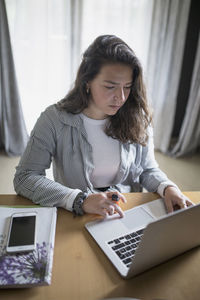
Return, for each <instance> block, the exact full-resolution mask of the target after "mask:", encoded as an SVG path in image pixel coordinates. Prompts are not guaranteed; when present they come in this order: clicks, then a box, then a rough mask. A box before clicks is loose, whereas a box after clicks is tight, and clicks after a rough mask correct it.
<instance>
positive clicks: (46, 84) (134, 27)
mask: <svg viewBox="0 0 200 300" xmlns="http://www.w3.org/2000/svg"><path fill="white" fill-rule="evenodd" d="M153 2H154V1H153V0H125V1H124V0H58V1H55V0H6V5H7V11H8V17H9V25H10V31H11V38H12V44H13V50H14V57H15V62H16V71H17V77H18V82H19V90H20V94H21V99H22V107H23V112H24V116H25V122H26V125H27V128H28V131H29V132H30V131H31V129H32V127H33V126H34V123H35V121H36V119H37V117H38V116H39V114H40V112H41V111H42V110H43V109H45V107H47V106H48V105H50V104H51V103H55V102H56V101H58V100H59V99H61V98H62V97H63V96H64V95H65V94H66V93H67V91H68V90H69V88H70V86H71V84H72V83H73V80H74V78H75V74H76V71H77V68H78V65H79V63H80V60H81V54H82V53H83V51H84V50H85V49H86V48H87V47H88V45H89V44H90V43H91V42H92V41H93V40H94V39H95V38H96V37H97V36H98V35H100V34H116V35H117V36H119V37H121V38H122V39H124V40H125V41H126V42H127V43H128V44H129V45H130V46H131V47H132V48H133V49H134V50H135V52H136V54H137V55H138V57H139V58H140V60H141V62H142V64H143V66H144V70H146V65H147V51H148V44H149V39H150V29H151V20H152V9H153Z"/></svg>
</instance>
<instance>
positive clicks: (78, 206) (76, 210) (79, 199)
mask: <svg viewBox="0 0 200 300" xmlns="http://www.w3.org/2000/svg"><path fill="white" fill-rule="evenodd" d="M86 198H87V194H86V193H79V194H78V195H77V196H76V198H75V200H74V203H73V206H72V210H73V214H74V216H83V215H84V214H85V212H84V210H83V202H84V201H85V199H86Z"/></svg>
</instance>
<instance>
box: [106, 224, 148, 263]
mask: <svg viewBox="0 0 200 300" xmlns="http://www.w3.org/2000/svg"><path fill="white" fill-rule="evenodd" d="M142 234H143V229H140V230H138V231H135V232H132V233H129V234H127V235H125V236H120V237H119V238H117V239H114V240H112V241H109V242H108V244H109V246H110V247H111V248H112V250H113V251H114V252H115V253H116V254H117V255H118V256H119V258H120V259H121V260H122V261H123V263H124V264H125V265H126V266H127V268H128V267H129V266H130V264H131V261H132V258H133V256H134V255H135V251H136V248H137V246H138V244H139V242H140V240H141V237H142Z"/></svg>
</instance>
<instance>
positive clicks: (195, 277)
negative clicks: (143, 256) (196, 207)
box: [0, 192, 200, 300]
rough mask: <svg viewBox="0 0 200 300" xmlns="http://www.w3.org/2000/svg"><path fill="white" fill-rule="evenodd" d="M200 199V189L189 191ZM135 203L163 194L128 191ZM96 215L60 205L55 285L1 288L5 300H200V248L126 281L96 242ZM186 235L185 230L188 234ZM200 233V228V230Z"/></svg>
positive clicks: (5, 200)
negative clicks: (91, 229)
mask: <svg viewBox="0 0 200 300" xmlns="http://www.w3.org/2000/svg"><path fill="white" fill-rule="evenodd" d="M184 194H185V195H187V196H188V197H189V198H190V199H191V200H192V201H193V202H195V203H198V202H200V192H185V193H184ZM125 196H126V198H127V200H128V203H127V204H126V205H123V209H128V208H131V207H133V206H135V205H139V204H142V203H145V202H148V201H151V200H154V199H157V198H159V196H158V195H157V194H154V193H133V194H125ZM0 204H1V205H3V204H6V205H19V204H22V205H32V202H31V201H30V200H27V199H25V198H23V197H19V196H16V195H0ZM92 219H94V216H92V215H86V216H83V217H76V218H73V216H72V213H70V212H67V211H65V210H64V209H60V208H59V209H58V220H57V227H56V240H55V250H54V263H53V276H52V284H51V285H50V286H44V287H36V288H31V289H10V290H9V289H6V290H3V289H2V290H0V299H1V300H8V299H9V300H17V299H31V300H96V299H104V298H113V297H132V298H138V299H151V300H152V299H154V300H155V299H157V300H158V299H162V300H184V299H187V300H199V299H200V248H196V249H194V250H191V251H189V252H187V253H185V254H183V255H180V256H178V257H177V258H174V259H172V260H170V261H168V262H166V263H164V264H162V265H160V266H157V267H155V268H153V269H151V270H149V271H147V272H145V273H143V274H141V275H138V276H137V277H135V278H132V279H129V280H125V279H122V278H121V277H120V275H119V274H118V273H117V271H116V270H115V268H114V267H113V266H112V264H111V263H110V262H109V260H108V259H107V258H106V256H105V255H104V254H103V252H102V251H101V250H100V248H99V247H98V246H97V244H96V243H95V242H94V241H93V239H92V237H91V236H90V235H89V233H88V232H87V231H86V229H85V228H84V224H85V223H86V222H88V221H90V220H92ZM183 234H184V233H183ZM198 234H199V233H198Z"/></svg>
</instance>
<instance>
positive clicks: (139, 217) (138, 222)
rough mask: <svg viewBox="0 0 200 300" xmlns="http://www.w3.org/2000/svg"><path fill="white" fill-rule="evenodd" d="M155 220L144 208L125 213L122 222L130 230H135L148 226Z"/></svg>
mask: <svg viewBox="0 0 200 300" xmlns="http://www.w3.org/2000/svg"><path fill="white" fill-rule="evenodd" d="M153 220H154V218H153V217H152V216H151V215H150V214H149V213H148V212H146V211H145V210H144V209H143V208H142V207H138V208H134V209H130V210H128V211H125V217H124V218H122V219H120V221H121V222H122V223H123V224H124V225H125V226H126V227H127V228H128V229H134V228H136V227H138V226H146V225H147V224H149V223H150V222H152V221H153Z"/></svg>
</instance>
